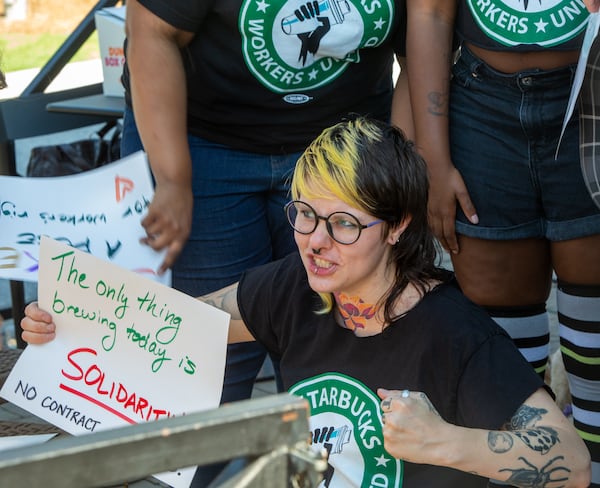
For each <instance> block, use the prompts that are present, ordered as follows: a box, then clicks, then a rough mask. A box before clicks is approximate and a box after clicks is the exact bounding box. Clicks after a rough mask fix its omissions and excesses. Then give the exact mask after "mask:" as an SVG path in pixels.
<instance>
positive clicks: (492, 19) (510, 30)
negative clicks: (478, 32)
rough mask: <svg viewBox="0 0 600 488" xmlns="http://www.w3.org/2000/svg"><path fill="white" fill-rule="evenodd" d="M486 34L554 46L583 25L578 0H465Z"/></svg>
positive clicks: (510, 43) (507, 43) (585, 16)
mask: <svg viewBox="0 0 600 488" xmlns="http://www.w3.org/2000/svg"><path fill="white" fill-rule="evenodd" d="M467 4H468V6H469V9H470V10H471V14H472V15H473V18H474V19H475V21H476V22H477V24H478V25H479V27H480V28H481V29H482V30H483V32H485V33H486V35H487V36H488V37H490V38H492V39H494V40H495V41H497V42H499V43H500V44H504V45H505V46H515V45H518V44H537V45H540V46H546V47H550V46H556V45H559V44H562V43H564V42H565V41H567V40H569V39H571V38H573V37H575V36H576V35H577V34H579V33H580V32H581V31H582V30H584V29H585V26H586V23H587V20H588V15H589V14H588V11H587V10H586V8H585V5H584V3H583V2H582V1H581V0H467Z"/></svg>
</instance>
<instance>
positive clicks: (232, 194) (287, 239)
mask: <svg viewBox="0 0 600 488" xmlns="http://www.w3.org/2000/svg"><path fill="white" fill-rule="evenodd" d="M188 139H189V145H190V152H191V156H192V165H193V168H192V179H193V181H192V187H193V192H194V211H193V218H192V230H191V234H190V237H189V240H188V242H187V244H186V246H185V247H184V249H183V251H182V253H181V255H180V256H179V257H178V259H177V261H176V263H175V264H174V266H173V270H172V271H173V288H175V289H177V290H180V291H182V292H184V293H186V294H189V295H191V296H194V297H196V296H201V295H204V294H206V293H209V292H212V291H215V290H218V289H220V288H223V287H225V286H227V285H230V284H232V283H235V282H236V281H238V280H239V278H240V276H241V274H242V273H243V272H244V271H245V270H246V269H248V268H251V267H254V266H257V265H260V264H264V263H267V262H269V261H271V260H274V259H278V258H280V257H283V256H285V255H286V254H288V253H290V252H292V251H295V250H296V245H295V243H294V238H293V232H292V229H291V227H290V225H289V224H288V222H287V219H286V216H285V212H284V210H283V207H284V205H285V203H286V202H287V201H288V200H289V179H290V178H291V175H292V172H293V169H294V166H295V163H296V161H297V160H298V158H299V156H300V153H294V154H285V155H262V154H253V153H247V152H242V151H236V150H233V149H231V148H229V147H226V146H223V145H221V144H214V143H211V142H209V141H206V140H203V139H201V138H199V137H194V136H189V137H188ZM140 149H142V143H141V140H140V137H139V134H138V131H137V127H136V125H135V120H134V117H133V113H132V111H131V109H127V110H126V111H125V116H124V119H123V134H122V143H121V155H122V156H127V155H128V154H131V153H133V152H136V151H139V150H140ZM265 357H266V351H265V349H264V348H263V347H262V346H261V345H259V344H257V343H241V344H232V345H230V346H228V350H227V362H226V367H225V379H224V387H223V396H222V398H221V402H222V403H224V402H231V401H235V400H243V399H247V398H250V396H251V393H252V388H253V384H254V380H255V379H256V375H257V374H258V372H259V370H260V368H261V366H262V364H263V362H264V359H265Z"/></svg>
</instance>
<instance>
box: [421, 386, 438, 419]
mask: <svg viewBox="0 0 600 488" xmlns="http://www.w3.org/2000/svg"><path fill="white" fill-rule="evenodd" d="M420 397H421V399H422V400H423V401H424V402H425V403H426V404H427V406H428V407H429V411H430V412H431V413H434V414H436V415H437V416H438V417H441V415H440V414H439V412H438V411H437V410H436V409H435V407H434V406H433V403H431V400H429V397H428V396H427V395H426V394H425V393H423V392H421V393H420Z"/></svg>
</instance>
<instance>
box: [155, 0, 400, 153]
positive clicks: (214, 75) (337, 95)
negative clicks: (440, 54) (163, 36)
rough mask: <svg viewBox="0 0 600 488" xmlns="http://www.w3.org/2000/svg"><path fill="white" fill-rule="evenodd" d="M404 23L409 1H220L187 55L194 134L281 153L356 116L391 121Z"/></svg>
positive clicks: (190, 122)
mask: <svg viewBox="0 0 600 488" xmlns="http://www.w3.org/2000/svg"><path fill="white" fill-rule="evenodd" d="M151 1H152V0H151ZM145 3H151V2H148V0H146V2H145ZM173 8H176V7H175V6H174V7H173ZM177 8H179V9H184V8H185V7H177ZM405 17H406V16H405V2H404V0H318V1H316V0H311V1H306V0H303V1H301V0H287V1H286V0H274V1H269V2H267V1H257V0H221V1H218V2H217V1H214V2H213V3H212V7H211V8H210V9H209V10H208V12H207V13H206V15H205V17H204V19H203V20H202V22H201V23H198V25H197V26H196V32H197V35H196V37H195V38H194V40H193V41H192V43H191V44H190V45H189V46H188V47H187V48H186V49H185V50H184V51H183V59H184V62H185V67H186V72H187V80H188V86H187V88H188V126H189V130H190V132H191V133H192V134H194V135H197V136H200V137H203V138H205V139H208V140H211V141H213V142H217V143H222V144H226V145H228V146H231V147H234V148H237V149H242V150H248V151H252V152H262V153H282V152H291V151H299V150H303V149H304V148H305V147H306V145H307V144H308V143H309V142H310V141H311V140H312V139H313V138H314V137H316V136H317V135H318V134H319V133H320V132H321V131H322V130H323V129H324V128H325V127H327V126H330V125H332V124H334V123H336V122H338V121H339V120H341V118H343V117H344V116H347V115H348V114H350V113H360V114H363V115H371V116H374V117H377V118H381V119H387V118H389V114H390V104H391V93H392V89H393V82H392V66H393V56H394V52H395V51H396V52H399V53H403V50H404V37H405V35H404V32H405ZM166 20H167V21H169V19H166Z"/></svg>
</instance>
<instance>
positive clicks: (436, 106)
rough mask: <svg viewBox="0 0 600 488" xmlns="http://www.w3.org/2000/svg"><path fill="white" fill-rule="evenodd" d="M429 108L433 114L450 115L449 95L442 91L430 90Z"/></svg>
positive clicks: (428, 96) (428, 95)
mask: <svg viewBox="0 0 600 488" xmlns="http://www.w3.org/2000/svg"><path fill="white" fill-rule="evenodd" d="M427 99H428V100H429V108H428V109H427V111H428V112H429V113H430V114H432V115H437V116H441V115H448V95H447V94H445V93H440V92H429V93H428V94H427Z"/></svg>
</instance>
